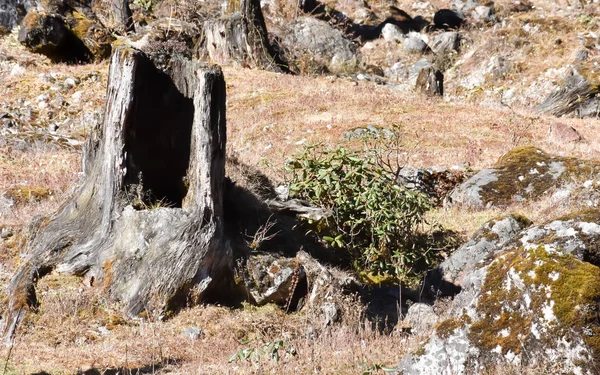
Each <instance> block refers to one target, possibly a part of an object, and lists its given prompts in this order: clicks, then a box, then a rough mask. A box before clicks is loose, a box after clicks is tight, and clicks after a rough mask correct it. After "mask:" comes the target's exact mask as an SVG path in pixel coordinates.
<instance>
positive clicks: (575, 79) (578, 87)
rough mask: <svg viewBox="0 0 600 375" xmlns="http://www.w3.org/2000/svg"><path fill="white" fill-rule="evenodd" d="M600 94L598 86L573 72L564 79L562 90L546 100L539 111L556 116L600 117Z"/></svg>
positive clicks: (553, 93)
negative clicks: (599, 95) (599, 97)
mask: <svg viewBox="0 0 600 375" xmlns="http://www.w3.org/2000/svg"><path fill="white" fill-rule="evenodd" d="M598 93H600V89H599V88H598V85H597V84H595V83H594V82H590V81H589V80H588V79H586V78H585V77H584V76H582V75H580V74H578V73H576V72H573V73H572V74H571V75H569V76H567V77H566V78H565V79H564V81H563V83H562V85H561V87H560V88H558V89H557V90H555V91H553V92H552V93H550V95H548V96H547V97H546V98H545V99H544V101H543V102H542V103H541V104H540V105H539V106H538V108H537V109H538V110H539V111H540V112H544V113H548V114H551V115H554V116H572V117H578V118H585V117H598V116H599V114H600V100H599V99H598Z"/></svg>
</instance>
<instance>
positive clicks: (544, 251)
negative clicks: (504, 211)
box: [398, 209, 600, 375]
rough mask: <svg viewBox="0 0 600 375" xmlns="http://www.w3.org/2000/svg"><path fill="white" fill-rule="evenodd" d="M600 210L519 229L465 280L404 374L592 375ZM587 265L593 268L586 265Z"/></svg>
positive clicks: (598, 346) (404, 364) (597, 327)
mask: <svg viewBox="0 0 600 375" xmlns="http://www.w3.org/2000/svg"><path fill="white" fill-rule="evenodd" d="M598 219H600V211H599V210H597V209H595V210H589V211H586V212H582V213H578V214H574V215H571V216H570V217H567V218H562V219H559V220H555V221H553V222H550V223H548V224H546V225H543V226H535V227H530V228H528V229H526V230H524V231H522V232H521V233H520V234H519V236H518V238H517V239H516V240H515V241H512V242H511V243H509V244H508V245H504V246H502V245H500V244H499V245H498V247H496V248H495V249H494V250H493V251H492V252H491V253H490V254H494V255H491V256H490V257H489V258H487V260H484V261H482V262H479V263H478V264H477V265H476V266H475V267H474V268H473V269H472V270H471V271H470V272H468V273H467V274H466V275H464V277H463V279H462V284H461V287H462V290H461V292H460V293H459V294H458V295H456V297H455V298H454V300H453V301H452V306H451V308H450V311H449V316H448V317H447V318H446V319H445V320H443V321H442V322H440V323H439V324H437V326H436V329H435V331H434V332H433V334H432V335H431V336H430V337H429V339H428V340H427V341H426V342H424V343H422V344H421V345H420V347H419V348H417V350H415V351H414V352H413V354H410V355H407V356H405V357H404V358H403V359H402V361H401V362H400V364H399V366H398V370H399V372H400V373H401V374H404V375H410V374H423V373H460V374H478V373H485V372H486V371H489V370H493V369H495V368H497V367H502V368H507V369H510V368H511V366H512V367H514V369H519V370H520V371H525V370H527V369H536V370H537V371H540V372H542V373H573V374H596V373H597V372H596V370H597V369H598V366H599V365H600V363H599V358H600V340H599V338H600V318H599V317H598V311H600V268H599V267H598V265H599V264H600V262H599V260H600V259H598V258H594V257H591V256H590V253H594V254H596V256H597V254H598V249H597V246H596V245H595V243H597V242H598V241H599V240H600V225H598V222H599V220H598ZM586 260H589V261H590V262H588V261H586Z"/></svg>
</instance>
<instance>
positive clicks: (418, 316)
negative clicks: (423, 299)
mask: <svg viewBox="0 0 600 375" xmlns="http://www.w3.org/2000/svg"><path fill="white" fill-rule="evenodd" d="M438 320H439V317H438V315H437V314H436V313H435V312H434V311H433V307H431V306H429V305H426V304H424V303H414V304H412V305H411V306H410V307H409V308H408V313H407V314H406V317H405V318H404V323H405V325H407V326H408V327H410V328H411V333H414V334H417V335H421V334H425V333H428V332H429V331H431V329H433V327H435V325H436V324H437V322H438Z"/></svg>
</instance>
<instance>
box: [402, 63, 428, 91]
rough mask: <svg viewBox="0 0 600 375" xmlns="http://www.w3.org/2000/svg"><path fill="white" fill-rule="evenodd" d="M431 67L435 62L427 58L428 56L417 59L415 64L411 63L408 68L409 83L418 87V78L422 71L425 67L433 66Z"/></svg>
mask: <svg viewBox="0 0 600 375" xmlns="http://www.w3.org/2000/svg"><path fill="white" fill-rule="evenodd" d="M431 67H433V64H432V63H431V61H429V60H427V59H426V58H423V59H421V60H419V61H417V62H416V63H414V64H413V65H411V66H410V67H409V68H408V83H409V85H411V86H412V87H413V88H414V87H416V85H417V79H418V78H419V75H420V74H421V71H422V70H424V69H428V68H431Z"/></svg>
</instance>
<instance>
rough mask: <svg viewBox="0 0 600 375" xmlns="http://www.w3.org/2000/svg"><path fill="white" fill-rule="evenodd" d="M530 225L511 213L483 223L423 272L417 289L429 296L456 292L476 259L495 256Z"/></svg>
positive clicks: (478, 262) (473, 266)
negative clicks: (433, 267)
mask: <svg viewBox="0 0 600 375" xmlns="http://www.w3.org/2000/svg"><path fill="white" fill-rule="evenodd" d="M530 225H531V222H530V221H529V220H527V219H526V218H524V217H522V216H518V215H513V214H509V215H507V216H504V217H500V218H497V219H493V220H490V221H488V222H486V223H485V224H483V226H482V227H481V228H480V229H479V230H478V231H477V232H476V233H475V234H474V235H473V237H472V238H471V239H470V240H469V241H468V242H467V243H465V244H463V245H462V246H461V247H459V248H458V249H457V250H456V251H455V252H453V253H452V255H450V257H448V259H446V260H445V261H443V262H442V263H441V264H440V265H439V266H438V267H437V268H435V269H434V270H432V271H429V272H428V273H427V275H426V276H425V277H424V279H423V282H422V284H421V289H422V290H423V292H424V293H425V294H426V295H429V296H430V297H447V296H451V297H453V296H455V295H456V294H457V293H458V292H460V289H461V285H462V281H463V277H464V275H465V274H469V273H471V272H472V271H473V270H474V269H475V268H476V267H477V266H478V265H479V264H480V262H482V261H485V260H486V259H489V257H490V256H495V255H496V253H497V252H498V251H500V250H502V248H503V247H504V246H505V245H506V244H507V243H509V242H510V241H512V240H513V239H514V238H515V237H516V236H517V234H518V233H519V232H521V231H522V230H523V229H525V228H527V227H529V226H530Z"/></svg>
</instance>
